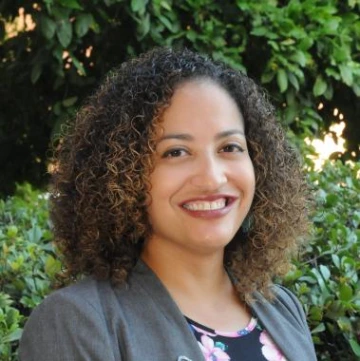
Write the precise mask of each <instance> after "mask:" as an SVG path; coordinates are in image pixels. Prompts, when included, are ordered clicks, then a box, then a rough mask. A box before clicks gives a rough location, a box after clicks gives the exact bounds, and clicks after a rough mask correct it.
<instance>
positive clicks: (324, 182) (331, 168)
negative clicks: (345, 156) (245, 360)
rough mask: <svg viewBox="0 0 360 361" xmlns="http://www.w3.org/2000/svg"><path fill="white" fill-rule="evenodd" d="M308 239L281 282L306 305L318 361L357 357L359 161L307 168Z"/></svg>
mask: <svg viewBox="0 0 360 361" xmlns="http://www.w3.org/2000/svg"><path fill="white" fill-rule="evenodd" d="M308 174H309V180H310V182H311V184H312V185H313V187H314V192H315V201H316V206H315V209H316V211H315V213H314V214H313V216H312V221H313V224H314V227H313V232H312V239H311V242H310V244H309V245H308V246H307V248H306V250H305V254H304V257H303V260H304V261H305V262H304V263H299V262H297V263H295V264H294V267H293V269H292V271H291V272H290V273H289V274H288V275H287V277H286V279H285V284H286V285H287V286H290V287H291V288H292V289H293V290H294V292H295V293H296V294H297V295H298V296H299V298H300V299H301V301H302V302H303V304H304V305H305V306H306V311H307V314H308V320H309V324H310V327H311V329H312V333H313V338H314V341H315V343H316V350H317V355H318V358H319V360H326V361H328V360H341V361H342V360H343V361H355V360H358V359H359V357H360V333H359V330H360V316H359V315H360V280H359V274H360V242H359V239H360V228H359V224H360V163H354V164H352V165H350V164H343V163H341V162H340V161H336V162H334V161H329V162H327V163H326V164H325V166H324V168H323V169H322V170H321V171H320V172H318V171H314V170H311V169H309V170H308Z"/></svg>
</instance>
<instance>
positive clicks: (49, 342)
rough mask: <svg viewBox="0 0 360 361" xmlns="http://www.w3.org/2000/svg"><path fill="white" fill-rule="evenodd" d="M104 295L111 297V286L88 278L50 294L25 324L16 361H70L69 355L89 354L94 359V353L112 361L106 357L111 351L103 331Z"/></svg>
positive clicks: (109, 343)
mask: <svg viewBox="0 0 360 361" xmlns="http://www.w3.org/2000/svg"><path fill="white" fill-rule="evenodd" d="M107 295H108V296H109V297H110V298H111V297H112V291H111V285H110V284H109V283H107V282H98V281H95V280H93V279H91V278H87V279H84V280H83V281H80V282H79V283H77V284H75V285H72V286H69V287H65V288H63V289H60V290H58V291H55V292H53V293H52V294H50V295H49V296H48V297H46V299H45V300H44V301H43V302H42V303H41V304H40V305H39V306H38V307H37V308H35V309H34V310H33V312H32V313H31V315H30V317H29V319H28V321H27V322H26V324H25V328H24V332H23V335H22V338H21V341H20V348H19V354H20V360H24V361H33V360H34V361H35V360H37V361H42V360H44V361H45V360H49V359H52V360H57V358H56V357H60V356H57V355H61V357H63V358H61V360H68V359H69V360H72V359H73V358H72V356H71V355H77V354H84V355H85V354H89V355H91V357H93V358H91V359H92V360H98V358H96V354H97V353H98V352H104V354H105V355H108V357H109V358H108V359H109V360H112V359H113V358H112V356H111V355H110V354H108V353H109V350H111V349H113V347H111V344H112V340H111V338H110V337H108V334H107V332H106V329H107V320H106V316H105V312H104V310H103V305H102V299H103V298H104V297H105V298H109V297H107ZM80 340H81V343H80V342H79V341H80ZM80 344H81V349H80ZM95 345H97V347H98V351H96V352H95V351H94V347H95ZM105 348H107V351H106V350H105ZM100 350H101V351H100ZM66 356H68V358H66ZM82 359H83V358H80V357H79V360H82Z"/></svg>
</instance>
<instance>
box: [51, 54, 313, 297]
mask: <svg viewBox="0 0 360 361" xmlns="http://www.w3.org/2000/svg"><path fill="white" fill-rule="evenodd" d="M196 79H209V80H211V81H213V82H215V83H216V84H218V85H219V86H221V87H223V88H224V89H225V90H226V91H227V92H228V93H229V94H230V96H231V97H232V98H233V99H234V100H235V101H236V103H237V105H238V106H239V108H240V110H241V113H242V114H243V117H244V120H245V129H246V138H247V141H248V147H249V152H250V157H251V159H252V162H253V165H254V169H255V176H256V190H255V197H254V200H253V204H252V207H251V210H250V213H249V215H248V217H247V219H248V221H247V222H246V223H247V227H246V228H245V227H241V228H240V229H239V231H238V233H237V234H236V236H235V237H234V239H233V240H232V241H231V242H230V243H229V245H228V246H227V247H226V249H225V260H224V262H225V263H226V265H227V266H228V269H229V270H230V272H231V273H232V276H233V277H234V279H235V280H236V282H235V285H236V287H237V290H238V293H239V295H240V297H241V298H242V299H246V298H248V297H249V296H250V295H251V294H252V293H253V292H254V290H258V291H260V292H262V293H263V294H265V295H266V296H269V295H270V293H271V292H269V287H268V286H269V285H270V284H271V282H272V279H273V277H274V276H278V275H282V274H284V272H285V271H286V270H287V269H288V265H289V259H290V256H291V255H293V253H294V251H296V249H297V245H298V243H299V236H301V235H302V234H304V231H306V229H307V223H308V221H307V204H308V203H307V191H306V182H305V179H304V176H303V175H302V174H301V170H300V169H301V168H300V163H299V158H298V156H297V154H296V152H295V151H294V150H293V149H292V148H291V147H290V146H289V144H288V143H287V141H286V139H285V137H284V131H283V129H282V128H281V126H280V125H279V124H278V122H277V120H276V118H275V116H274V110H273V107H272V106H271V105H270V103H269V102H268V100H267V97H266V95H265V94H264V93H263V92H262V91H261V90H260V89H259V88H258V87H257V86H256V84H255V83H254V82H253V81H252V80H251V79H249V78H248V77H247V76H246V75H244V74H241V73H240V72H238V71H235V70H233V69H231V68H229V67H228V66H227V65H225V64H223V63H220V62H214V61H212V60H211V59H209V58H208V57H207V56H204V55H200V54H197V53H194V52H192V51H190V50H187V49H184V50H173V49H169V48H158V49H154V50H152V51H149V52H147V53H145V54H143V55H141V56H139V57H138V58H135V59H132V60H130V61H128V62H125V63H124V64H122V65H121V66H120V67H118V68H117V69H115V70H113V71H112V72H110V74H109V75H108V76H107V78H106V79H105V81H104V82H103V84H102V85H101V86H100V88H99V89H98V90H97V92H96V93H95V94H94V95H93V96H91V97H90V98H89V99H88V100H87V102H86V103H85V104H84V106H83V107H82V108H81V109H80V111H79V112H78V114H77V117H76V119H75V122H74V123H73V124H71V125H70V126H69V127H68V129H67V130H66V132H65V134H64V136H63V138H62V142H61V144H60V146H59V147H58V150H57V151H56V152H55V162H56V171H55V172H54V174H53V181H52V196H51V217H52V221H53V225H54V235H55V242H56V244H57V246H58V247H59V249H60V251H61V253H62V255H63V258H64V265H65V270H66V275H67V277H68V279H70V278H71V279H73V278H76V277H77V276H79V275H86V274H91V275H93V276H95V277H96V278H99V279H110V280H111V281H112V282H113V283H115V284H117V283H121V282H124V281H125V280H126V278H127V277H128V275H129V273H130V272H131V270H132V268H133V267H134V265H135V263H136V261H137V260H138V258H139V256H140V253H141V250H142V245H143V243H144V241H145V240H146V239H147V238H148V237H149V235H150V234H151V226H150V223H149V220H148V217H147V207H148V204H147V199H148V196H147V195H148V191H149V187H150V184H149V175H150V174H151V171H152V169H153V152H154V149H155V147H156V144H155V131H156V125H157V124H158V123H159V122H161V116H162V113H163V112H164V110H165V109H166V107H168V106H169V104H170V102H171V97H172V95H173V94H174V91H175V90H176V89H177V87H179V86H180V85H181V84H182V83H184V82H187V81H191V80H196ZM244 228H245V230H244Z"/></svg>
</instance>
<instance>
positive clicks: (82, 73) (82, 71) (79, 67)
mask: <svg viewBox="0 0 360 361" xmlns="http://www.w3.org/2000/svg"><path fill="white" fill-rule="evenodd" d="M70 56H71V59H72V61H73V64H74V65H75V67H76V69H77V71H78V73H79V75H80V76H85V75H86V71H85V68H84V65H83V64H82V63H81V62H80V61H79V60H78V59H77V58H76V57H75V56H74V54H73V53H70Z"/></svg>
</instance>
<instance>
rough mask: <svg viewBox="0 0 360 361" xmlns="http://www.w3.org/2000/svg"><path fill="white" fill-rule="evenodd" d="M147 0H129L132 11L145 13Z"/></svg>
mask: <svg viewBox="0 0 360 361" xmlns="http://www.w3.org/2000/svg"><path fill="white" fill-rule="evenodd" d="M148 1H149V0H131V10H132V11H133V12H134V13H139V14H141V15H142V14H145V10H146V5H147V3H148Z"/></svg>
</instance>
